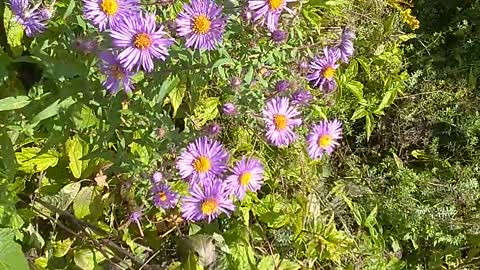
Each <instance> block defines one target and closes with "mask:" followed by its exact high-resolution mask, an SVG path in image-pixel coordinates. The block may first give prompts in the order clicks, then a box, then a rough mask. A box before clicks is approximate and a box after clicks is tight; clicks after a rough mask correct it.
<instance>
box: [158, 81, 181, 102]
mask: <svg viewBox="0 0 480 270" xmlns="http://www.w3.org/2000/svg"><path fill="white" fill-rule="evenodd" d="M179 82H180V79H179V78H178V76H176V75H171V76H169V77H168V78H167V79H166V80H164V81H163V83H162V86H161V87H160V90H159V91H158V94H156V95H155V96H154V98H153V103H154V104H163V101H164V100H165V97H166V96H167V95H168V94H170V92H172V90H173V89H175V88H176V87H177V85H178V83H179Z"/></svg>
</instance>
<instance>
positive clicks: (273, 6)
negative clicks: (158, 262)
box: [248, 0, 296, 32]
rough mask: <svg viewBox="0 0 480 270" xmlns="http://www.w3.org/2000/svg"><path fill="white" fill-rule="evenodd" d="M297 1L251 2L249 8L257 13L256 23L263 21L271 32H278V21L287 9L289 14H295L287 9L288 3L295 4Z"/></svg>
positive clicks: (271, 0) (262, 0) (269, 0)
mask: <svg viewBox="0 0 480 270" xmlns="http://www.w3.org/2000/svg"><path fill="white" fill-rule="evenodd" d="M295 1H296V0H249V1H248V7H249V8H250V9H251V10H253V11H255V18H254V20H255V21H258V20H260V19H261V23H262V24H263V23H264V22H265V21H267V27H268V30H270V32H273V31H275V30H277V26H278V19H279V18H280V15H281V14H282V11H283V10H284V9H285V10H286V11H287V12H288V13H290V14H293V13H294V12H293V11H292V10H291V9H289V8H288V7H287V3H288V2H295Z"/></svg>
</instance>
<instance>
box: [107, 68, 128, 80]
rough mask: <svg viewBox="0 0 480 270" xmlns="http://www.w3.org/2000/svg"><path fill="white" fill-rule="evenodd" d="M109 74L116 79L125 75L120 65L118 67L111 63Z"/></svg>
mask: <svg viewBox="0 0 480 270" xmlns="http://www.w3.org/2000/svg"><path fill="white" fill-rule="evenodd" d="M110 75H112V76H113V77H115V79H117V80H121V79H123V77H124V76H125V73H124V72H123V69H122V67H119V66H117V65H112V66H110Z"/></svg>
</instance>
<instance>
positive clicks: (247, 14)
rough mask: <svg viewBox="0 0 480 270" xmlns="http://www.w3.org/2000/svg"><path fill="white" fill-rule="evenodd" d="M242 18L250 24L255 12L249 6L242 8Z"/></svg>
mask: <svg viewBox="0 0 480 270" xmlns="http://www.w3.org/2000/svg"><path fill="white" fill-rule="evenodd" d="M242 19H243V22H244V23H245V24H249V23H250V22H251V21H252V19H253V13H252V11H251V10H250V9H249V8H248V7H247V8H244V9H243V10H242Z"/></svg>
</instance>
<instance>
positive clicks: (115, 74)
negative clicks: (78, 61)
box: [99, 52, 133, 94]
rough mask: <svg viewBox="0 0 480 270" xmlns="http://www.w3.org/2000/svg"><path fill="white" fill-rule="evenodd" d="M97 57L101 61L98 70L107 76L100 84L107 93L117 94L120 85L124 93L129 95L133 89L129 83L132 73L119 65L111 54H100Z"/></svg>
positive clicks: (130, 82)
mask: <svg viewBox="0 0 480 270" xmlns="http://www.w3.org/2000/svg"><path fill="white" fill-rule="evenodd" d="M99 57H100V59H101V60H102V63H101V65H100V69H101V70H102V72H103V73H105V75H107V80H106V81H104V82H102V85H103V86H104V87H105V88H106V89H107V90H108V92H110V93H111V94H115V93H117V92H118V89H119V88H120V84H121V85H122V86H123V91H125V93H131V92H132V89H133V85H132V81H131V80H132V76H133V73H132V72H130V71H128V70H126V69H125V68H124V67H123V66H122V65H120V62H119V61H118V60H117V57H116V56H115V55H114V54H113V53H112V52H102V53H100V54H99Z"/></svg>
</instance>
